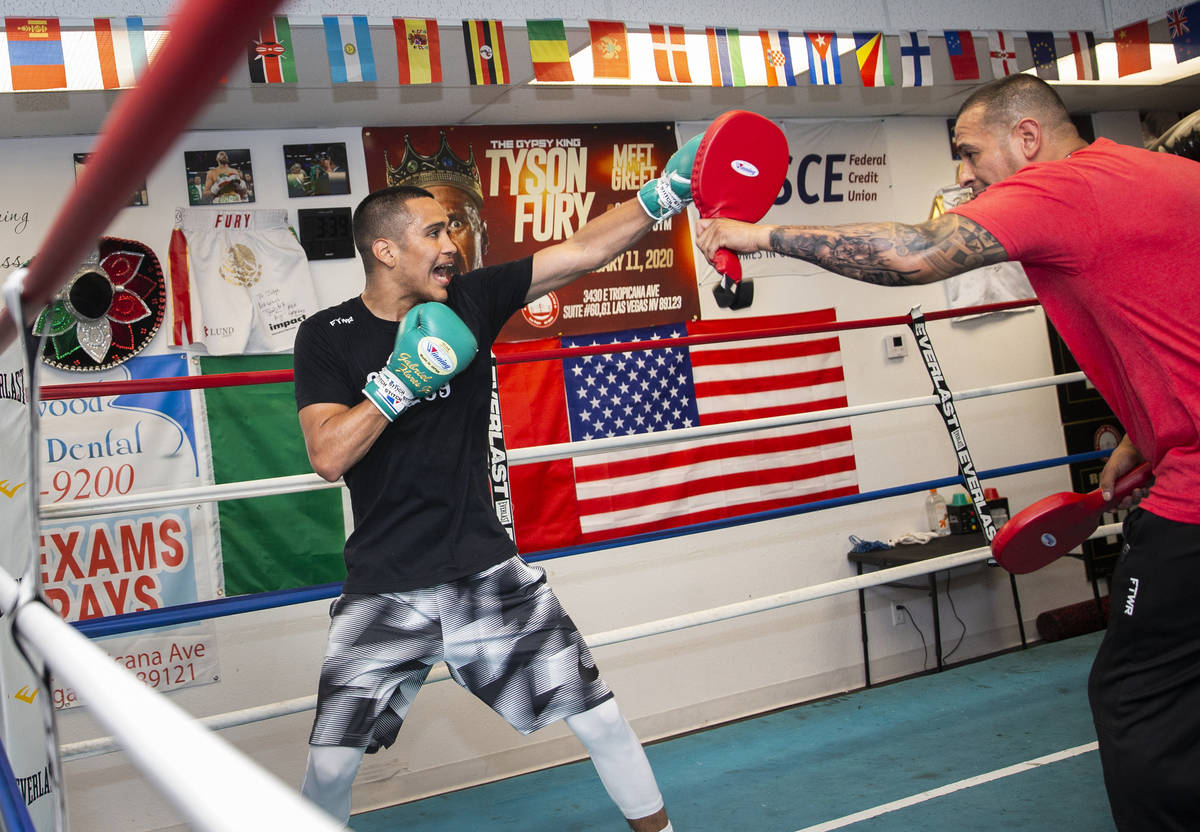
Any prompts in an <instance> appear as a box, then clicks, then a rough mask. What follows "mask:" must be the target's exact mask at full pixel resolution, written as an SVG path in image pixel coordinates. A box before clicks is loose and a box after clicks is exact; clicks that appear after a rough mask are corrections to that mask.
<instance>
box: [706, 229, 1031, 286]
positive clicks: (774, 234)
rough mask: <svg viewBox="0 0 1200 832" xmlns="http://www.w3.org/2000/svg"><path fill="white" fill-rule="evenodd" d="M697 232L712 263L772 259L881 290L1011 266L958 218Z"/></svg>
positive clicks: (986, 236) (989, 240) (985, 236)
mask: <svg viewBox="0 0 1200 832" xmlns="http://www.w3.org/2000/svg"><path fill="white" fill-rule="evenodd" d="M698 228H699V231H698V233H697V235H696V244H697V245H698V246H699V247H700V250H701V251H702V252H704V255H705V256H706V257H708V258H710V259H711V258H712V257H713V256H714V255H715V253H716V250H717V249H718V248H721V247H725V248H728V249H731V250H733V251H739V252H753V251H774V252H777V253H778V254H784V255H787V256H788V257H796V258H799V259H801V260H807V261H808V262H810V263H815V264H816V265H818V266H820V267H821V268H823V269H827V270H829V271H831V272H834V273H836V274H840V275H844V276H845V277H851V278H854V279H855V280H861V281H863V282H864V283H876V284H879V285H881V286H909V285H915V284H919V283H933V282H934V281H937V280H944V279H946V278H947V277H953V276H954V275H958V274H962V273H963V272H967V271H970V270H972V269H978V268H980V267H981V266H988V265H991V264H992V263H1002V262H1005V261H1006V260H1008V253H1007V252H1006V251H1005V250H1004V247H1003V246H1002V245H1000V243H999V241H997V240H996V238H995V237H993V236H992V234H991V233H990V232H989V231H988V230H987V229H985V228H984V227H983V226H981V225H979V224H978V223H976V222H975V221H973V220H969V219H967V218H966V217H962V216H959V215H958V214H943V215H942V216H940V217H938V218H936V219H932V220H928V221H927V222H923V223H919V224H917V225H907V224H905V223H898V222H876V223H857V224H853V225H837V226H804V225H749V224H747V223H737V222H734V221H732V220H701V221H700V223H699V225H698Z"/></svg>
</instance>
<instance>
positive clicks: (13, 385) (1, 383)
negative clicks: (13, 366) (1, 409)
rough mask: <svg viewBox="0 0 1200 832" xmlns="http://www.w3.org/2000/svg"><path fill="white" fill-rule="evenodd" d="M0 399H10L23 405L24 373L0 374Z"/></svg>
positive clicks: (18, 371) (22, 371)
mask: <svg viewBox="0 0 1200 832" xmlns="http://www.w3.org/2000/svg"><path fill="white" fill-rule="evenodd" d="M0 399H12V400H13V401H15V402H21V404H24V403H25V371H24V370H14V371H13V372H11V373H0Z"/></svg>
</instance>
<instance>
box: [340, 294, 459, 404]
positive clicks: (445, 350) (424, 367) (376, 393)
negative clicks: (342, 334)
mask: <svg viewBox="0 0 1200 832" xmlns="http://www.w3.org/2000/svg"><path fill="white" fill-rule="evenodd" d="M478 350H479V345H478V344H477V343H476V342H475V336H474V335H472V334H471V330H470V329H468V328H467V325H466V324H464V323H463V322H462V319H461V318H459V317H458V315H456V314H454V311H453V310H452V309H451V308H450V307H449V306H446V305H445V304H443V303H419V304H417V305H416V306H414V307H413V308H412V309H410V310H408V314H407V315H405V316H404V320H402V321H401V322H400V329H399V331H398V332H397V333H396V343H395V346H393V347H392V354H391V356H390V357H389V358H388V360H387V364H385V365H384V366H383V369H381V370H380V371H379V372H377V373H371V375H369V376H367V386H366V387H364V388H363V393H365V394H366V396H367V398H368V399H370V400H371V403H372V404H373V405H375V406H376V407H377V408H379V412H380V413H382V414H383V415H384V416H385V417H387V420H388V421H389V422H393V421H395V420H396V417H397V416H399V415H400V414H401V413H403V412H404V410H405V409H406V408H407V407H408V406H409V405H411V404H412V403H413V402H415V401H416V400H417V399H419V398H423V397H424V396H428V395H429V394H430V393H433V392H434V391H436V390H439V389H440V388H442V387H444V386H445V385H446V384H447V383H449V381H450V379H452V378H454V377H455V376H456V375H458V373H459V372H460V371H461V370H462V369H463V368H464V367H466V366H467V365H468V364H470V363H471V360H472V359H473V358H474V357H475V353H476V352H478Z"/></svg>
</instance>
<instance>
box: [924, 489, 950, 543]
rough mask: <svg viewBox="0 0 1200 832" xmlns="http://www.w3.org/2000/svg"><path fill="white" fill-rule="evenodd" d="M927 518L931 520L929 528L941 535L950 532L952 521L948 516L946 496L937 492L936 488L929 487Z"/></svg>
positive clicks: (926, 503)
mask: <svg viewBox="0 0 1200 832" xmlns="http://www.w3.org/2000/svg"><path fill="white" fill-rule="evenodd" d="M925 519H926V520H927V521H929V530H930V531H931V532H937V533H938V534H939V535H946V534H950V521H949V519H948V518H947V516H946V498H945V497H943V496H942V495H941V494H939V493H938V492H937V489H936V488H931V489H929V496H928V497H926V498H925Z"/></svg>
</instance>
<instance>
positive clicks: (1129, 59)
mask: <svg viewBox="0 0 1200 832" xmlns="http://www.w3.org/2000/svg"><path fill="white" fill-rule="evenodd" d="M1113 41H1114V42H1115V43H1116V44H1117V75H1118V76H1119V77H1121V78H1124V77H1125V76H1126V75H1133V74H1134V73H1135V72H1145V71H1146V70H1148V69H1149V68H1150V21H1148V20H1143V21H1142V22H1141V23H1134V24H1132V25H1130V26H1126V27H1124V28H1122V29H1117V30H1116V31H1115V32H1113Z"/></svg>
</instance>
